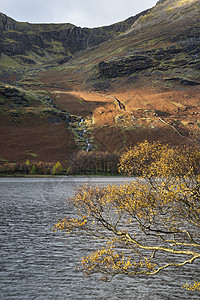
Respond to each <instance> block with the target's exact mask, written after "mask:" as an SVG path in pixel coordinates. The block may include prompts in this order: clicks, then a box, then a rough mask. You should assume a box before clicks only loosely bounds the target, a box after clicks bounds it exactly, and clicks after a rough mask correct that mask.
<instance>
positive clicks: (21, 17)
mask: <svg viewBox="0 0 200 300" xmlns="http://www.w3.org/2000/svg"><path fill="white" fill-rule="evenodd" d="M157 1H158V0H0V11H1V12H2V13H4V14H6V15H8V16H9V17H11V18H13V19H15V20H16V21H22V22H30V23H72V24H74V25H77V26H81V27H99V26H103V25H110V24H113V23H115V22H119V21H123V20H125V19H127V18H128V17H131V16H134V15H136V14H137V13H140V12H142V11H143V10H145V9H147V8H151V7H153V6H154V5H155V4H156V2H157Z"/></svg>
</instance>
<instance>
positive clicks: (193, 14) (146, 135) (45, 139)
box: [0, 0, 200, 166]
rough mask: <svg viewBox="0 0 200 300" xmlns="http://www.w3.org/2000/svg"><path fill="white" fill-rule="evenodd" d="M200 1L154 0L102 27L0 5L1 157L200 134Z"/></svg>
mask: <svg viewBox="0 0 200 300" xmlns="http://www.w3.org/2000/svg"><path fill="white" fill-rule="evenodd" d="M199 15H200V2H199V1H198V0H160V1H158V2H157V4H156V5H155V6H154V7H153V8H152V9H149V10H147V11H144V12H142V13H141V14H138V15H136V16H133V17H130V18H128V19H127V20H125V21H122V22H119V23H116V24H113V25H111V26H104V27H100V28H93V29H89V28H80V27H76V26H74V25H72V24H29V23H20V22H16V21H15V20H13V19H11V18H9V17H7V16H5V15H4V14H0V41H1V42H0V53H1V58H0V81H1V82H2V83H1V86H0V107H1V120H0V124H1V128H2V129H1V131H0V139H1V144H2V145H3V146H2V147H1V151H0V159H1V160H2V161H15V162H16V161H24V160H26V159H29V160H31V159H32V160H36V161H40V160H41V161H48V162H52V161H53V162H55V161H57V160H60V161H61V162H62V164H64V165H66V166H69V164H70V162H71V161H73V157H74V155H75V154H76V153H77V152H78V151H80V150H90V151H93V150H96V149H99V150H100V151H104V152H105V151H107V152H109V153H112V152H114V151H117V152H121V151H123V150H124V149H125V147H126V146H129V145H134V144H135V143H137V142H138V141H142V140H144V139H148V140H160V141H162V142H163V143H170V144H172V145H177V144H178V145H179V144H188V143H194V142H195V143H196V142H199V140H200V138H199V128H200V120H199V113H200V111H199V107H200V102H199V98H200V97H199V90H200V75H199V74H200V73H199V69H200V55H199V53H200V34H199V33H200V22H199Z"/></svg>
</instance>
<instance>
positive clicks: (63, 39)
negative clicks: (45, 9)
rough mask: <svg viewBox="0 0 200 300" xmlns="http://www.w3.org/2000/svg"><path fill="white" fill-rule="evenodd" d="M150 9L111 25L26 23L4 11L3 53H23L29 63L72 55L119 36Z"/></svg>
mask: <svg viewBox="0 0 200 300" xmlns="http://www.w3.org/2000/svg"><path fill="white" fill-rule="evenodd" d="M147 12H148V11H145V12H142V13H140V14H138V15H136V16H135V17H130V18H128V19H127V20H125V21H123V22H119V23H116V24H113V25H111V26H105V27H100V28H93V29H89V28H81V27H76V26H74V25H72V24H29V23H22V22H17V21H15V20H13V19H11V18H9V17H7V16H6V15H4V14H3V13H0V53H1V54H4V55H8V56H9V57H13V56H19V57H18V59H21V61H20V62H22V63H28V64H34V63H36V62H37V61H38V60H40V59H44V60H51V59H54V58H59V57H63V56H69V55H72V54H74V53H76V52H78V51H80V50H85V49H87V48H89V47H93V46H97V45H99V44H101V43H103V42H106V41H108V40H109V39H113V38H115V37H117V36H118V35H119V34H121V33H123V32H125V31H127V30H128V29H129V28H130V27H131V26H132V24H133V23H134V22H135V21H136V20H137V19H138V18H139V17H141V16H142V15H145V14H146V13H147ZM24 56H26V58H24Z"/></svg>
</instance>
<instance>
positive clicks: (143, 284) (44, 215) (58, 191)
mask: <svg viewBox="0 0 200 300" xmlns="http://www.w3.org/2000/svg"><path fill="white" fill-rule="evenodd" d="M123 180H124V179H121V178H105V177H104V178H100V177H95V178H93V177H87V178H84V177H81V178H78V177H76V178H72V177H68V178H67V177H63V178H54V179H51V178H41V179H39V178H35V179H31V178H16V179H15V178H1V179H0V191H1V193H0V220H1V221H0V239H1V246H0V260H1V262H0V263H1V265H0V299H2V300H13V299H16V300H24V299H30V300H31V299H37V300H40V299H42V300H44V299H45V300H51V299H52V300H55V299H58V300H68V299H73V300H78V299H81V300H82V299H86V300H87V299H99V300H102V299H112V300H115V299H116V300H120V299H131V300H132V299H145V300H146V299H152V300H157V299H158V300H160V299H173V300H174V299H179V300H180V299H181V300H184V299H185V300H186V299H187V300H188V299H199V297H198V295H197V293H193V292H190V291H187V290H185V289H182V285H183V284H184V283H185V282H191V281H194V279H195V278H197V276H198V268H199V265H197V264H196V265H192V266H186V267H184V268H182V269H174V268H173V269H171V270H170V271H168V272H166V271H164V272H162V273H160V275H157V276H155V277H153V278H149V277H148V278H144V277H140V278H139V277H136V278H128V277H116V278H115V279H114V280H113V281H112V282H109V283H106V282H101V281H99V280H98V279H97V278H94V277H93V278H84V277H83V274H82V273H80V272H79V271H78V270H76V268H75V265H76V264H78V262H79V260H80V257H81V256H83V255H86V254H87V253H88V249H92V247H93V242H91V241H89V240H87V239H86V238H84V237H82V238H81V237H76V236H70V237H65V236H64V234H63V233H56V234H54V233H53V232H52V230H51V228H52V226H53V224H54V223H55V222H56V221H57V219H58V218H60V217H64V216H66V215H70V213H72V211H73V207H71V206H70V203H69V201H68V198H69V197H70V196H71V195H72V194H73V193H74V190H75V188H76V187H77V186H78V185H79V184H85V183H89V184H98V183H99V184H108V183H120V181H123ZM126 180H127V181H130V180H132V179H130V178H126Z"/></svg>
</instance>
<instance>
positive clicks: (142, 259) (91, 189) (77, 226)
mask: <svg viewBox="0 0 200 300" xmlns="http://www.w3.org/2000/svg"><path fill="white" fill-rule="evenodd" d="M119 170H120V172H121V173H125V174H129V175H136V176H138V179H137V180H136V181H134V182H132V183H130V184H122V185H108V186H106V187H102V186H87V185H86V186H81V187H79V188H78V190H77V193H76V195H75V196H74V197H73V199H72V201H73V204H74V207H75V208H76V217H75V218H69V219H67V218H66V219H63V220H60V221H59V222H58V223H57V224H55V225H54V229H55V230H57V229H59V230H64V231H66V232H67V233H68V234H71V233H76V234H89V235H90V236H91V235H93V236H94V237H96V238H100V239H103V240H104V241H105V244H102V246H103V247H102V248H101V249H97V250H96V251H94V252H92V253H90V254H89V255H88V256H87V257H84V258H82V260H81V266H80V267H81V268H82V269H83V270H84V272H85V274H87V275H91V274H94V273H99V274H101V275H102V274H103V276H104V277H103V278H104V279H105V278H106V279H111V278H113V276H116V275H117V274H124V275H128V276H135V275H141V274H142V275H156V274H158V273H159V272H161V271H162V270H163V269H167V268H169V267H173V266H174V267H183V266H184V265H186V264H192V263H194V262H195V261H196V260H197V259H200V250H199V248H200V236H199V226H200V175H199V174H200V150H199V148H198V147H194V146H193V147H182V148H181V149H180V148H171V147H169V146H168V145H161V144H160V143H151V144H150V143H148V142H143V143H141V144H139V145H137V146H135V147H134V148H130V149H128V150H127V151H126V152H124V154H122V156H121V158H120V165H119Z"/></svg>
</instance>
